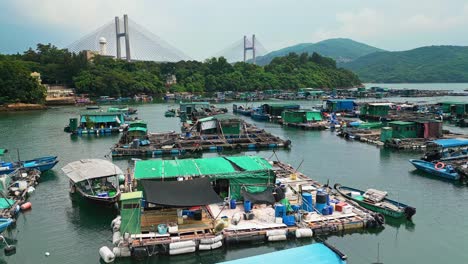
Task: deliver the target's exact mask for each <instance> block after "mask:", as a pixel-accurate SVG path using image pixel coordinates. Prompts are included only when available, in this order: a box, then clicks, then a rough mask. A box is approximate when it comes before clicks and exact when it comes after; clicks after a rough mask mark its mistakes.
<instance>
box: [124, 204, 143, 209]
mask: <svg viewBox="0 0 468 264" xmlns="http://www.w3.org/2000/svg"><path fill="white" fill-rule="evenodd" d="M135 208H140V204H137V203H135V204H124V205H123V209H135Z"/></svg>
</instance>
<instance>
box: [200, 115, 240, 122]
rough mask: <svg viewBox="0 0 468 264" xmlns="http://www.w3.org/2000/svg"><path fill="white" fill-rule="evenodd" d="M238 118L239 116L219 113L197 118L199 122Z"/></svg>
mask: <svg viewBox="0 0 468 264" xmlns="http://www.w3.org/2000/svg"><path fill="white" fill-rule="evenodd" d="M233 119H234V120H240V118H239V117H237V116H235V115H231V114H219V115H213V116H208V117H204V118H200V119H198V121H199V122H206V121H211V120H233Z"/></svg>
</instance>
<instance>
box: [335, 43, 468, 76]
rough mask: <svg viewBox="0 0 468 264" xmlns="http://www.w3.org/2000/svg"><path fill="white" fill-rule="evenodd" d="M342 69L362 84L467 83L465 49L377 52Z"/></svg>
mask: <svg viewBox="0 0 468 264" xmlns="http://www.w3.org/2000/svg"><path fill="white" fill-rule="evenodd" d="M341 66H342V67H345V68H347V69H350V70H351V71H353V72H354V73H356V74H357V75H358V76H359V78H360V79H361V80H362V81H364V82H395V83H398V82H468V47H461V46H428V47H422V48H417V49H413V50H408V51H398V52H388V51H385V52H376V53H372V54H368V55H366V56H362V57H360V58H358V59H356V60H354V61H351V62H349V63H345V64H341Z"/></svg>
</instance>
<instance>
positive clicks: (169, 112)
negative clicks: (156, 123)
mask: <svg viewBox="0 0 468 264" xmlns="http://www.w3.org/2000/svg"><path fill="white" fill-rule="evenodd" d="M164 116H165V117H175V116H176V111H175V110H174V109H170V110H167V111H166V112H165V113H164Z"/></svg>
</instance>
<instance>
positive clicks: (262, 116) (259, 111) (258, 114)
mask: <svg viewBox="0 0 468 264" xmlns="http://www.w3.org/2000/svg"><path fill="white" fill-rule="evenodd" d="M251 117H252V119H253V120H256V121H269V120H270V115H268V114H267V113H265V112H263V108H261V107H255V108H254V109H253V111H252V114H251Z"/></svg>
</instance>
